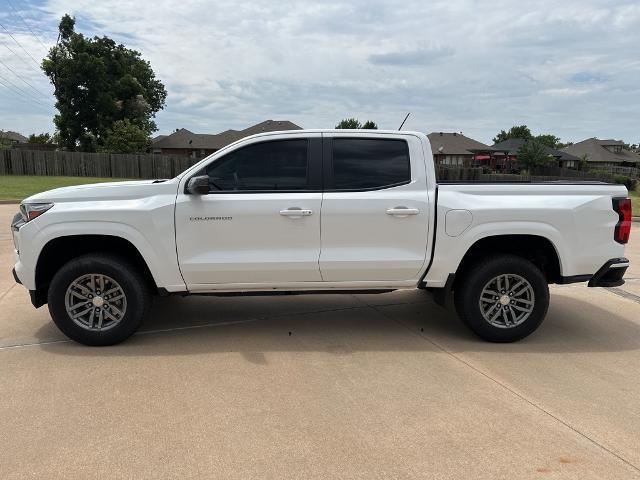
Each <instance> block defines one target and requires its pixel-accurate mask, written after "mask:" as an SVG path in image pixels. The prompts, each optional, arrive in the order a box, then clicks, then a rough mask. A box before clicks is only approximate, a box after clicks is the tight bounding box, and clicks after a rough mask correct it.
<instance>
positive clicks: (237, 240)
mask: <svg viewBox="0 0 640 480" xmlns="http://www.w3.org/2000/svg"><path fill="white" fill-rule="evenodd" d="M320 142H321V139H320V136H319V135H318V134H316V135H313V134H306V135H304V136H302V135H301V134H292V135H290V136H289V137H285V138H284V139H283V138H282V136H279V137H278V140H274V141H269V140H268V137H262V138H256V139H252V140H251V141H249V142H248V143H246V144H241V145H240V146H238V147H236V148H233V149H231V150H230V151H229V152H228V153H225V154H224V155H219V156H217V157H215V158H214V159H213V160H212V161H211V162H210V163H208V164H207V165H206V166H204V167H203V168H202V169H201V170H199V171H198V172H196V173H193V174H191V175H189V176H188V177H189V178H190V177H193V176H197V175H203V174H204V175H207V176H208V177H209V185H210V189H209V194H207V195H192V194H189V193H185V191H184V185H186V183H187V182H188V178H185V179H183V181H182V182H181V187H180V192H179V193H178V198H177V203H176V213H175V219H176V243H177V249H178V259H179V262H180V270H181V272H182V275H183V277H184V280H185V282H186V284H187V287H188V288H189V290H192V291H197V290H212V289H216V288H224V287H223V284H224V285H230V284H252V285H250V286H248V288H259V284H265V285H267V284H268V285H274V284H286V283H292V282H314V281H320V280H321V276H320V271H319V266H318V258H319V255H320V207H321V203H322V193H321V173H320V171H321V166H320V165H321V153H320V152H321V144H320Z"/></svg>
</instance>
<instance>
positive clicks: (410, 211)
mask: <svg viewBox="0 0 640 480" xmlns="http://www.w3.org/2000/svg"><path fill="white" fill-rule="evenodd" d="M419 213H420V210H418V209H417V208H408V207H395V208H389V209H387V215H395V216H396V217H406V216H407V215H418V214H419Z"/></svg>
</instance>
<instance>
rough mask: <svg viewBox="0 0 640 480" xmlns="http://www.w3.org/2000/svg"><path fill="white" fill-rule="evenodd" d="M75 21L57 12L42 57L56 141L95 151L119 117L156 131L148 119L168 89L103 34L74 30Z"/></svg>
mask: <svg viewBox="0 0 640 480" xmlns="http://www.w3.org/2000/svg"><path fill="white" fill-rule="evenodd" d="M74 26H75V19H74V18H73V17H70V16H69V15H65V16H64V17H62V20H61V21H60V25H59V36H58V38H59V41H58V43H57V44H56V46H55V47H53V48H52V49H51V50H50V51H49V55H48V56H47V57H46V58H45V59H44V60H43V61H42V69H43V70H44V72H45V74H46V75H47V76H48V77H49V79H50V81H51V83H52V84H53V86H54V95H55V96H56V108H57V109H58V114H57V115H56V116H55V118H54V123H55V125H56V127H57V130H58V131H57V134H58V136H59V139H60V144H61V146H62V147H63V148H66V149H68V150H82V151H95V150H96V149H98V148H99V147H101V146H102V145H104V142H105V138H106V134H107V131H108V130H109V129H111V128H112V125H113V123H114V122H116V121H118V120H124V119H128V120H129V121H130V122H131V123H132V124H134V125H136V126H137V127H138V128H140V129H142V130H144V131H145V132H146V133H147V136H148V135H149V134H150V133H151V132H153V131H155V130H157V128H156V124H155V122H154V121H153V118H154V117H155V114H156V113H157V112H158V111H159V110H160V109H162V108H163V107H164V105H165V101H166V97H167V92H166V90H165V88H164V85H163V84H162V82H160V80H158V79H156V77H155V74H154V72H153V70H152V69H151V65H150V64H149V62H147V61H145V60H143V59H142V57H141V55H140V53H139V52H137V51H135V50H130V49H128V48H126V47H125V46H124V45H121V44H116V42H114V41H113V40H112V39H110V38H108V37H93V38H87V37H85V36H84V35H82V34H81V33H76V32H75V30H74Z"/></svg>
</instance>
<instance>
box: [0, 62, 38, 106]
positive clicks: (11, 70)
mask: <svg viewBox="0 0 640 480" xmlns="http://www.w3.org/2000/svg"><path fill="white" fill-rule="evenodd" d="M0 64H1V65H3V66H4V68H6V69H7V70H9V71H10V72H11V73H13V74H14V75H15V76H16V77H18V79H20V81H22V83H24V84H25V85H27V86H28V87H30V88H31V89H32V90H33V91H34V92H36V93H37V94H38V95H40V96H41V97H44V98H46V97H47V96H46V95H45V94H44V93H42V92H41V91H40V90H38V89H37V88H36V87H34V86H33V85H31V84H30V83H29V82H27V81H26V80H25V79H24V78H22V77H21V76H20V74H18V73H17V72H16V71H15V70H14V69H12V68H11V67H10V66H9V65H7V64H6V63H4V62H3V61H2V60H0Z"/></svg>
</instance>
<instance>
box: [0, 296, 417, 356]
mask: <svg viewBox="0 0 640 480" xmlns="http://www.w3.org/2000/svg"><path fill="white" fill-rule="evenodd" d="M12 288H13V287H12ZM0 298H1V297H0ZM354 298H355V297H354ZM358 300H359V299H358ZM360 301H361V300H360ZM361 302H362V301H361ZM414 303H416V302H396V303H385V304H382V305H380V306H381V307H393V306H399V305H412V304H414ZM361 308H371V305H369V304H367V303H364V302H363V305H362V306H352V307H341V308H332V309H321V310H313V311H310V312H295V313H282V314H278V315H267V316H261V317H255V318H249V319H247V320H234V321H230V322H215V323H214V322H210V323H203V324H200V325H186V326H184V327H172V328H158V329H154V330H140V331H138V332H136V333H134V335H133V336H138V335H149V334H154V333H168V332H176V331H181V330H194V329H198V328H212V327H224V326H228V325H238V324H243V323H251V322H258V321H261V320H269V319H273V318H282V317H288V316H291V315H313V314H314V313H331V312H340V311H344V310H357V309H361ZM72 342H73V340H70V339H61V340H49V341H45V342H29V343H17V344H14V345H3V346H0V351H2V350H10V349H15V348H23V347H37V346H39V345H54V344H57V343H72Z"/></svg>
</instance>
